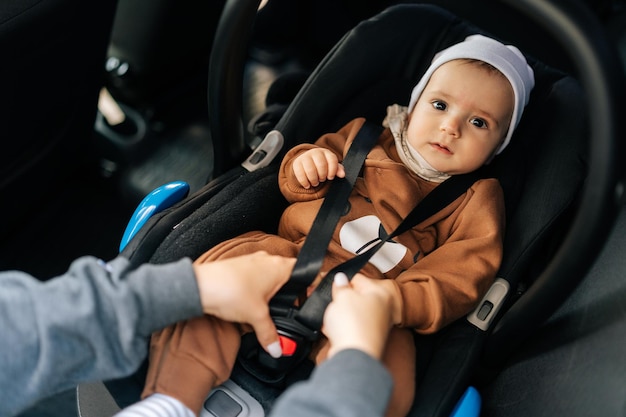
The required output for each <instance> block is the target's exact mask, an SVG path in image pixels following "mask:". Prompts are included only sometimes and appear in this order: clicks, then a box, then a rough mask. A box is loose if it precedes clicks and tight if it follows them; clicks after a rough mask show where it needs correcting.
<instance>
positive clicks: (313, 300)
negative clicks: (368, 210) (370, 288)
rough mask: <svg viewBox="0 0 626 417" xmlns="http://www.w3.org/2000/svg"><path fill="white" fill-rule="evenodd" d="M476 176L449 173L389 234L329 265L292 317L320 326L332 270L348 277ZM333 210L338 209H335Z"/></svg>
mask: <svg viewBox="0 0 626 417" xmlns="http://www.w3.org/2000/svg"><path fill="white" fill-rule="evenodd" d="M480 178H481V175H480V174H479V172H477V171H474V172H471V173H468V174H462V175H455V176H452V177H450V178H448V179H447V180H445V181H444V182H442V183H441V184H440V185H438V186H437V187H436V188H435V189H434V190H432V191H431V192H430V193H428V194H427V195H426V197H424V199H423V200H422V201H421V202H420V203H419V204H418V205H417V206H415V208H413V210H412V211H411V212H410V213H409V215H408V216H407V217H405V218H404V220H402V222H401V223H400V224H399V225H398V227H397V228H396V229H395V230H394V231H393V232H391V233H390V234H387V232H384V235H383V236H380V237H378V238H377V239H376V240H374V241H373V242H371V243H370V245H369V247H368V248H365V250H364V251H362V252H361V253H360V254H357V256H355V257H353V258H350V259H348V260H347V261H346V262H343V263H341V264H340V265H337V266H336V267H334V268H333V269H331V270H330V271H329V272H328V273H327V274H326V276H325V277H324V279H323V280H322V281H321V282H320V284H319V285H318V286H317V287H316V288H315V291H313V293H312V294H311V295H310V296H309V297H308V298H307V300H306V301H305V302H304V303H303V305H302V306H301V307H300V309H299V310H298V312H297V313H296V314H295V315H294V319H295V320H296V321H297V322H299V323H301V324H302V325H304V326H305V327H307V328H309V329H311V330H319V329H321V327H322V320H323V316H324V311H325V310H326V306H328V304H329V303H330V301H331V298H332V295H331V290H332V284H333V280H334V277H335V274H337V273H338V272H343V273H345V274H346V275H347V276H348V279H352V278H353V277H354V275H355V274H356V273H357V272H359V271H360V270H361V269H362V268H363V267H364V266H365V265H366V264H367V262H368V261H369V260H370V259H371V257H372V256H373V255H374V254H375V253H376V252H377V251H378V250H379V249H380V248H381V247H382V246H383V245H384V244H385V243H386V242H388V241H390V240H391V239H393V238H394V237H396V236H399V235H401V234H402V233H404V232H406V231H408V230H410V229H411V228H413V227H415V226H417V225H418V224H420V223H421V222H423V221H424V220H426V219H428V218H429V217H430V216H432V215H434V214H435V213H437V212H439V211H441V210H442V209H443V208H445V207H446V206H448V205H449V204H451V203H452V202H453V201H454V200H456V199H457V198H458V197H459V196H461V195H462V194H463V193H465V192H466V191H467V190H468V189H469V187H471V186H472V184H474V183H475V182H476V181H477V180H479V179H480ZM337 211H340V210H338V209H337Z"/></svg>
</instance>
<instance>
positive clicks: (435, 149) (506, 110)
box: [407, 60, 514, 175]
mask: <svg viewBox="0 0 626 417" xmlns="http://www.w3.org/2000/svg"><path fill="white" fill-rule="evenodd" d="M513 101H514V94H513V88H512V87H511V84H510V83H509V81H508V80H507V79H506V78H505V77H504V76H503V75H502V74H500V73H498V72H496V71H490V70H489V69H488V68H485V67H482V66H480V65H478V64H476V63H471V62H467V61H461V60H454V61H450V62H447V63H445V64H443V65H442V66H441V67H439V68H438V69H437V70H436V71H435V72H434V73H433V75H432V76H431V78H430V80H429V82H428V84H427V85H426V88H425V89H424V91H423V92H422V95H421V96H420V98H419V99H418V101H417V103H416V105H415V108H414V109H413V112H412V113H411V115H410V121H409V127H408V131H407V134H408V138H407V140H408V142H409V143H410V144H411V145H412V146H413V147H414V148H415V149H416V150H417V151H418V152H419V153H420V154H421V155H422V157H424V159H426V161H427V162H428V163H429V164H430V165H431V166H432V167H433V168H435V169H437V170H439V171H441V172H445V173H447V174H450V175H457V174H463V173H466V172H471V171H474V170H476V169H478V168H479V167H480V166H482V165H483V164H484V163H485V162H486V161H487V160H488V159H490V158H491V157H492V156H493V154H494V152H495V151H496V149H497V147H498V145H499V144H500V143H501V142H502V140H503V139H504V137H505V135H506V133H507V129H508V127H509V123H510V121H511V116H512V114H513Z"/></svg>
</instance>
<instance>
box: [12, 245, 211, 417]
mask: <svg viewBox="0 0 626 417" xmlns="http://www.w3.org/2000/svg"><path fill="white" fill-rule="evenodd" d="M201 314H202V308H201V305H200V298H199V294H198V288H197V284H196V280H195V276H194V273H193V269H192V266H191V262H190V260H188V259H183V260H180V261H178V262H176V263H172V264H167V265H144V266H141V267H140V268H138V269H136V270H130V269H129V263H128V261H127V260H126V259H123V258H117V259H115V260H113V261H112V262H110V263H108V264H105V263H104V262H102V261H100V260H98V259H95V258H91V257H85V258H80V259H78V260H76V261H75V262H74V263H73V264H72V265H71V267H70V269H69V271H68V272H67V273H66V274H65V275H62V276H60V277H57V278H54V279H51V280H49V281H46V282H40V281H38V280H36V279H34V278H33V277H30V276H28V275H26V274H24V273H21V272H16V271H9V272H2V273H0V369H1V370H2V371H1V372H0V415H3V416H4V415H13V414H15V413H17V412H18V411H19V410H21V409H23V408H25V407H27V406H28V405H30V404H32V403H33V402H35V401H36V400H39V399H41V398H44V397H46V396H48V395H51V394H53V393H55V392H59V391H62V390H65V389H69V388H72V387H74V386H76V385H77V384H78V383H79V382H84V381H89V380H101V379H110V378H117V377H121V376H124V375H128V374H130V373H132V372H133V371H134V370H136V368H137V367H138V366H139V365H140V364H141V362H142V361H143V359H144V358H145V356H146V353H147V349H148V338H149V336H150V334H151V333H152V332H153V331H154V330H157V329H160V328H162V327H165V326H167V325H169V324H172V323H174V322H176V321H179V320H182V319H186V318H190V317H193V316H198V315H201Z"/></svg>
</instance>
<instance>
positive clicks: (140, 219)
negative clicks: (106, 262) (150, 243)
mask: <svg viewBox="0 0 626 417" xmlns="http://www.w3.org/2000/svg"><path fill="white" fill-rule="evenodd" d="M188 193H189V184H187V183H186V182H184V181H172V182H170V183H168V184H165V185H162V186H160V187H159V188H156V189H154V190H153V191H152V192H151V193H150V194H148V195H147V196H145V197H144V199H143V200H141V203H139V205H138V206H137V208H136V209H135V212H134V213H133V215H132V217H131V218H130V221H129V222H128V225H127V226H126V230H125V231H124V236H122V241H121V242H120V252H121V251H122V250H124V248H125V247H126V245H127V244H128V242H130V240H131V239H132V238H133V237H134V236H135V234H136V233H137V232H138V231H139V229H141V228H142V226H143V225H144V224H145V223H146V222H147V221H148V219H149V218H150V217H152V216H153V215H154V214H156V213H158V212H160V211H162V210H165V209H166V208H168V207H171V206H172V205H174V204H175V203H178V202H179V201H181V200H182V199H183V198H185V197H186V196H187V194H188Z"/></svg>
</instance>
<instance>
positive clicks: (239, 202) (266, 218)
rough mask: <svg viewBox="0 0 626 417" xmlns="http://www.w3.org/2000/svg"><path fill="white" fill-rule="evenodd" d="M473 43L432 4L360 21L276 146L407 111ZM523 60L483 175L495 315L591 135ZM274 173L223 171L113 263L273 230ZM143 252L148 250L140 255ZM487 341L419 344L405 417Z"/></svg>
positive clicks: (289, 116) (532, 265) (282, 126)
mask: <svg viewBox="0 0 626 417" xmlns="http://www.w3.org/2000/svg"><path fill="white" fill-rule="evenodd" d="M381 33H385V34H386V36H381V35H380V34H381ZM472 33H485V32H483V31H482V30H480V29H479V28H477V27H475V26H473V25H471V24H469V23H467V22H465V21H462V20H461V19H459V18H457V17H455V16H453V15H451V14H449V13H448V12H446V11H443V10H441V9H439V8H436V7H431V6H416V5H401V6H396V7H392V8H390V9H388V10H386V11H385V12H383V13H381V14H380V15H377V16H375V17H373V18H372V19H369V20H367V21H365V22H363V23H362V24H360V25H359V26H357V27H356V28H355V29H354V30H352V31H351V32H349V33H348V34H347V35H346V36H345V37H344V38H343V39H342V40H341V41H340V42H339V43H338V44H337V45H336V46H335V47H334V48H333V49H332V50H331V51H330V53H329V54H328V55H327V56H326V58H324V60H323V61H322V62H321V63H320V65H319V66H318V67H317V69H316V70H315V71H314V72H313V73H312V75H311V76H310V77H309V79H308V80H307V81H306V83H305V84H304V86H303V88H302V89H301V90H300V92H299V93H298V95H297V96H296V98H295V99H294V101H293V103H292V104H291V105H290V106H289V108H288V109H287V111H286V113H285V115H284V116H283V117H282V118H281V119H280V121H279V122H278V124H277V125H276V129H277V130H279V131H280V132H282V134H283V135H284V137H285V140H286V146H285V148H284V149H285V150H286V149H288V148H290V147H291V146H293V145H295V144H297V143H300V142H303V141H313V140H315V139H316V138H317V137H318V136H319V135H320V134H322V133H324V132H327V131H332V130H335V129H336V128H338V127H339V126H341V125H342V124H343V123H345V122H346V121H348V120H350V119H351V118H353V117H355V116H366V117H367V118H368V119H370V120H375V121H380V120H382V118H383V116H384V110H385V108H386V106H387V105H388V104H391V103H394V102H398V103H400V104H402V103H406V102H407V101H408V98H409V94H410V91H411V88H412V87H413V85H414V84H415V83H416V82H417V80H418V79H419V78H420V76H421V74H422V73H423V72H424V71H425V69H426V68H427V66H428V65H429V62H430V59H431V58H432V56H433V55H434V54H435V53H436V52H437V51H439V50H441V49H443V48H445V47H447V46H449V45H451V44H453V43H456V42H458V41H460V40H462V39H464V38H465V37H466V36H467V35H469V34H472ZM496 37H497V36H496ZM501 40H503V41H504V42H512V43H515V42H514V40H510V39H501ZM528 59H529V62H530V64H531V66H532V67H533V69H534V70H535V76H536V81H537V83H536V87H535V89H534V91H533V93H532V95H531V100H530V103H529V105H528V107H527V109H526V113H525V116H524V118H523V119H522V122H521V123H520V125H519V127H518V130H517V131H516V133H515V135H514V137H513V140H512V142H511V145H510V146H509V147H508V148H507V149H506V151H505V152H503V153H502V154H501V155H500V156H499V157H498V158H497V159H496V160H495V161H494V163H493V164H492V166H491V167H490V168H491V173H492V174H493V175H495V176H497V177H498V178H499V179H500V180H501V182H502V184H503V187H504V189H505V195H506V204H507V221H508V225H507V235H506V242H505V259H504V262H503V265H502V270H501V274H500V276H501V277H503V278H506V280H507V281H508V282H509V285H510V287H511V289H512V290H511V292H512V295H513V296H509V297H508V303H507V305H506V306H505V307H504V308H503V310H502V311H505V310H506V309H507V308H508V307H509V306H511V305H512V304H513V302H514V301H517V299H518V298H523V294H524V288H525V286H530V287H531V288H532V284H533V281H534V280H535V279H536V278H537V277H538V276H539V275H540V274H541V272H542V271H543V269H544V268H545V267H546V265H547V264H548V263H549V261H550V258H551V256H552V255H553V254H554V253H555V251H556V250H557V248H558V246H559V244H560V243H561V242H562V239H563V231H564V230H565V229H566V228H567V227H568V226H570V225H571V222H572V219H573V218H574V213H575V212H576V210H577V208H578V202H579V201H578V200H579V198H580V191H581V189H584V185H585V181H586V174H587V163H588V143H587V142H588V135H589V126H588V120H587V119H586V118H585V117H584V115H585V112H586V110H587V108H586V106H585V96H584V94H583V92H582V90H581V88H580V85H579V83H578V82H577V81H576V80H575V79H574V78H572V77H570V76H568V75H567V74H565V73H563V72H560V71H558V70H554V69H552V68H549V67H547V66H546V65H544V64H542V63H541V62H539V61H537V60H536V59H534V58H533V57H531V56H529V57H528ZM557 155H558V157H557ZM278 159H279V158H277V160H278ZM276 168H277V167H276V164H273V165H270V166H269V167H267V168H263V169H260V170H258V171H255V172H252V173H244V172H243V171H242V170H241V169H235V170H233V171H231V172H229V173H228V174H227V175H225V176H222V177H221V181H218V183H217V184H216V183H215V182H213V183H210V184H209V185H207V187H206V188H205V189H203V190H201V191H200V192H198V193H196V194H194V195H193V196H191V197H190V198H189V199H187V200H185V201H183V202H181V203H179V204H177V205H175V206H174V207H172V208H171V209H168V210H166V211H164V212H163V213H160V214H159V215H157V216H155V217H154V218H153V220H151V221H150V222H149V223H148V225H147V227H146V228H145V230H144V231H142V232H140V234H138V235H137V237H136V238H135V239H134V240H133V241H131V243H130V244H129V245H128V246H127V247H126V249H125V250H124V251H123V253H122V255H124V256H127V257H129V258H130V259H131V260H132V261H133V262H136V263H141V262H145V261H149V262H155V263H161V262H168V261H171V260H174V259H177V258H179V257H180V256H189V257H192V258H195V257H197V256H199V255H200V254H201V253H202V252H204V251H205V250H207V249H208V248H210V247H211V246H213V245H214V244H216V243H218V242H220V241H223V240H224V239H227V238H230V237H234V236H236V235H238V234H240V233H241V232H242V231H246V230H251V229H253V228H254V229H257V228H258V229H261V230H265V231H267V232H273V231H275V228H276V225H277V221H278V217H279V216H280V213H281V212H282V209H283V208H284V207H285V205H286V203H285V201H284V199H282V196H281V195H280V193H279V191H278V186H277V183H276V181H275V178H276ZM611 169H613V167H611ZM218 180H220V178H218ZM609 217H610V216H609ZM144 244H145V245H148V246H149V250H142V249H141V248H142V246H144ZM582 273H584V271H581V274H582ZM573 279H575V277H574V278H573ZM487 335H488V332H487V333H486V332H480V331H478V330H477V329H476V328H475V327H472V326H471V325H468V324H467V323H466V322H465V321H464V320H461V321H459V322H458V323H454V324H453V325H451V326H450V327H449V328H448V329H446V330H444V331H443V332H441V334H440V335H437V336H436V337H434V338H433V339H432V340H426V341H423V340H421V341H418V343H420V346H423V347H424V348H423V349H422V350H420V352H422V353H423V354H424V356H426V357H429V358H430V360H429V361H427V363H426V364H424V363H423V362H422V364H421V365H420V377H421V378H424V380H422V381H421V382H422V384H420V385H422V386H423V387H424V389H420V390H418V394H417V399H416V407H415V409H414V411H413V414H414V415H449V412H450V410H451V407H453V405H454V403H455V402H454V401H455V398H457V399H458V394H459V393H460V392H462V389H463V387H465V386H467V384H468V383H469V382H470V381H471V379H472V378H471V376H472V374H473V371H474V370H475V368H476V367H477V362H478V361H479V357H480V355H481V352H482V350H483V345H484V344H485V338H486V336H487ZM450 340H453V341H454V343H450ZM429 352H430V353H432V354H429ZM451 373H452V375H450V374H451ZM233 379H234V380H235V381H236V382H237V383H239V384H240V385H242V386H243V387H244V388H247V389H248V390H249V391H250V392H252V393H253V395H254V396H256V397H257V399H259V400H260V401H261V402H262V403H263V405H264V406H265V407H267V408H270V407H271V403H272V401H273V398H274V396H275V395H276V393H277V392H276V391H275V390H273V389H271V388H267V387H259V386H258V384H257V383H256V382H255V381H252V380H250V379H249V378H247V377H246V376H245V374H244V373H242V372H241V370H237V369H236V370H235V372H234V374H233ZM426 380H427V381H428V382H425V381H426Z"/></svg>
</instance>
